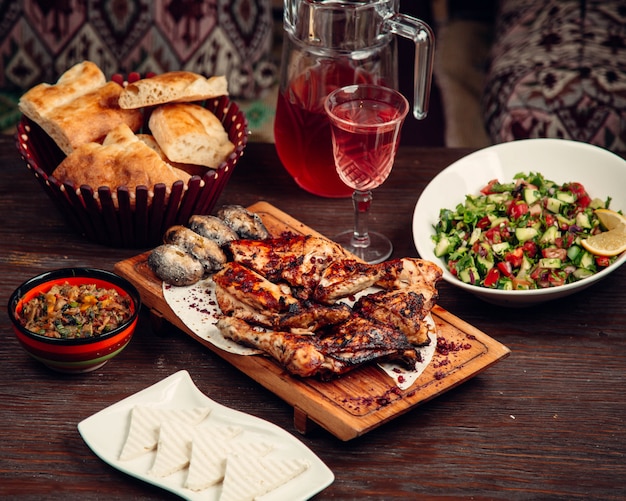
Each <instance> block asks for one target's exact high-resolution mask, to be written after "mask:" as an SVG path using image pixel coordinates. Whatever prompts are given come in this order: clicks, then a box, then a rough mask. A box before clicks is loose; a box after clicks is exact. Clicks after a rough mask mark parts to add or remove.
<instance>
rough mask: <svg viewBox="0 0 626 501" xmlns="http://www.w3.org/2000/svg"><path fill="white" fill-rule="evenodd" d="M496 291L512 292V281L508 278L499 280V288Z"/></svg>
mask: <svg viewBox="0 0 626 501" xmlns="http://www.w3.org/2000/svg"><path fill="white" fill-rule="evenodd" d="M498 289H502V290H505V291H512V290H513V281H512V280H511V279H510V278H501V279H500V287H498Z"/></svg>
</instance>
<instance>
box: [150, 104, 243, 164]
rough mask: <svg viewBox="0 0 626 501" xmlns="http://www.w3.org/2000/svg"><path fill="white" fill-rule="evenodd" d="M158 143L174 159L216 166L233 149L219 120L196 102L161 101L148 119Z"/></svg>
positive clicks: (175, 160) (174, 160)
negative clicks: (168, 102) (166, 102)
mask: <svg viewBox="0 0 626 501" xmlns="http://www.w3.org/2000/svg"><path fill="white" fill-rule="evenodd" d="M149 127H150V131H151V132H152V135H153V136H154V138H155V139H156V141H157V143H158V144H159V146H160V147H161V149H162V150H163V152H164V153H165V155H166V156H167V158H169V159H170V160H172V161H173V162H180V163H187V164H194V165H204V166H207V167H212V168H216V167H218V166H219V165H220V164H221V163H222V162H223V161H224V160H226V158H228V155H230V153H232V151H233V150H234V149H235V145H234V144H233V143H231V142H230V140H229V139H228V134H227V133H226V131H225V130H224V126H223V125H222V122H220V120H219V119H218V118H217V117H216V116H215V115H214V114H213V113H211V112H210V111H209V110H207V109H206V108H204V107H202V106H199V105H197V104H190V103H181V104H164V105H161V106H159V107H157V108H155V109H154V111H153V112H152V114H151V116H150V121H149Z"/></svg>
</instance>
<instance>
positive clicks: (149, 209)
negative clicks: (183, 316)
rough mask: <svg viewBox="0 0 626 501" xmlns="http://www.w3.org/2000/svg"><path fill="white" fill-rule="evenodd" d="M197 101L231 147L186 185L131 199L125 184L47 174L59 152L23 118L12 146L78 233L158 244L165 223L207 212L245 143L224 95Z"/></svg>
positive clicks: (140, 190)
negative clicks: (79, 181)
mask: <svg viewBox="0 0 626 501" xmlns="http://www.w3.org/2000/svg"><path fill="white" fill-rule="evenodd" d="M197 104H202V105H203V106H205V107H206V108H207V109H208V110H210V111H211V112H213V113H214V114H215V116H217V118H219V119H220V120H221V122H222V124H223V125H224V128H225V130H226V131H227V132H228V137H229V138H230V141H231V142H232V143H233V144H234V145H235V150H234V151H233V152H232V153H231V154H230V156H229V157H228V158H227V159H226V161H224V162H222V164H221V165H220V166H219V167H218V168H217V169H208V170H207V172H206V173H205V174H204V175H203V176H202V177H200V176H197V175H196V176H192V178H191V179H190V180H189V182H188V183H187V184H186V186H185V183H183V182H182V181H177V182H176V183H174V184H173V185H172V186H171V187H166V186H165V185H164V184H157V185H155V186H154V187H145V186H139V187H137V189H136V191H135V194H134V195H135V196H134V197H132V196H131V193H129V190H128V189H127V188H126V187H120V188H119V189H117V190H116V191H117V193H113V190H111V189H110V188H109V187H106V186H100V187H92V186H86V185H83V186H75V185H74V184H73V183H69V182H66V183H61V182H59V181H58V180H57V179H55V178H54V177H53V176H52V172H53V171H54V169H55V168H56V166H57V165H58V164H59V163H60V162H61V161H62V160H63V158H64V153H63V152H62V151H61V150H60V149H59V147H58V146H57V145H56V143H55V142H54V141H53V140H52V139H51V138H50V137H49V136H48V135H47V134H46V133H45V132H44V131H43V130H42V129H41V128H40V127H39V126H38V125H36V124H35V123H34V122H32V121H31V120H29V119H28V118H27V117H22V119H21V120H20V122H19V124H18V126H17V148H18V150H19V152H20V154H21V155H22V157H23V158H24V160H25V162H26V165H27V167H28V168H29V170H30V171H31V172H32V173H33V174H34V176H35V178H36V179H37V180H38V181H39V182H40V184H41V186H42V187H43V189H44V191H45V192H46V193H47V194H48V196H50V198H51V199H52V200H53V201H54V202H55V204H56V205H57V207H58V208H59V210H60V211H61V213H62V214H63V215H64V216H65V218H66V219H67V220H68V222H69V223H70V224H71V225H72V226H73V227H74V228H75V229H76V230H77V231H78V232H79V233H80V234H81V235H84V236H85V237H86V238H88V239H90V240H93V241H95V242H98V243H100V244H103V245H106V246H109V247H125V248H146V247H153V246H155V245H158V244H159V243H161V238H162V236H163V233H164V232H165V230H167V228H169V227H170V226H172V225H174V224H185V223H186V222H187V221H188V220H189V217H190V216H191V215H193V214H209V213H211V211H212V210H213V208H214V206H215V203H216V201H217V199H218V197H219V195H220V194H221V192H222V191H223V189H224V187H225V186H226V184H227V182H228V180H229V178H230V176H231V174H232V172H233V170H234V168H235V166H236V164H237V161H238V160H239V158H240V157H241V155H242V154H243V151H244V149H245V147H246V144H247V142H248V122H247V120H246V117H245V116H244V114H243V112H242V111H241V110H240V109H239V107H238V106H237V104H236V103H234V102H232V101H230V100H229V99H228V97H226V96H222V97H219V98H215V99H209V100H207V101H206V102H204V103H197ZM146 128H147V127H146ZM168 188H169V189H170V190H171V191H170V193H169V195H168V193H167V191H168ZM133 198H134V200H133Z"/></svg>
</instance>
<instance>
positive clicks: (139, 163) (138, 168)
mask: <svg viewBox="0 0 626 501" xmlns="http://www.w3.org/2000/svg"><path fill="white" fill-rule="evenodd" d="M52 175H53V176H54V177H55V178H56V179H57V180H59V181H61V182H68V181H71V182H73V183H74V184H75V185H76V186H81V185H84V184H86V185H89V186H91V187H94V188H96V187H99V186H108V187H109V188H110V189H112V190H113V189H116V188H118V187H120V186H126V187H127V188H128V189H129V190H130V191H131V192H134V191H135V189H136V188H137V186H141V185H143V186H147V187H148V188H151V187H152V186H154V185H155V184H157V183H164V184H165V185H166V186H171V185H172V184H173V183H174V182H176V181H178V180H182V181H183V182H185V183H187V182H188V181H189V178H190V176H189V174H188V173H187V172H185V171H182V170H180V169H176V168H174V167H172V166H171V165H169V164H168V163H166V162H164V161H163V160H162V159H161V157H160V156H159V155H158V154H157V153H156V152H155V151H154V150H152V149H151V148H150V147H148V146H147V145H146V144H145V143H144V142H143V141H141V140H140V139H138V138H137V136H136V135H135V133H134V132H133V131H132V130H131V129H130V128H129V127H128V126H127V125H125V124H121V125H119V126H118V127H116V128H115V129H114V130H112V131H111V132H110V133H109V134H108V135H107V136H106V138H105V139H104V141H103V143H102V144H99V143H94V142H90V143H85V144H82V145H80V146H78V147H77V148H76V149H75V150H74V151H73V152H72V153H70V154H69V155H68V156H67V157H66V158H65V159H64V160H63V161H62V162H61V163H60V164H59V165H58V167H57V168H56V169H55V170H54V172H53V173H52Z"/></svg>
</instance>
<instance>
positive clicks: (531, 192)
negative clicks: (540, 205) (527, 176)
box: [524, 188, 541, 205]
mask: <svg viewBox="0 0 626 501" xmlns="http://www.w3.org/2000/svg"><path fill="white" fill-rule="evenodd" d="M540 198H541V193H539V190H536V189H535V188H524V200H525V201H526V203H527V204H528V205H532V204H534V203H535V202H536V201H537V200H539V199H540Z"/></svg>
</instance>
